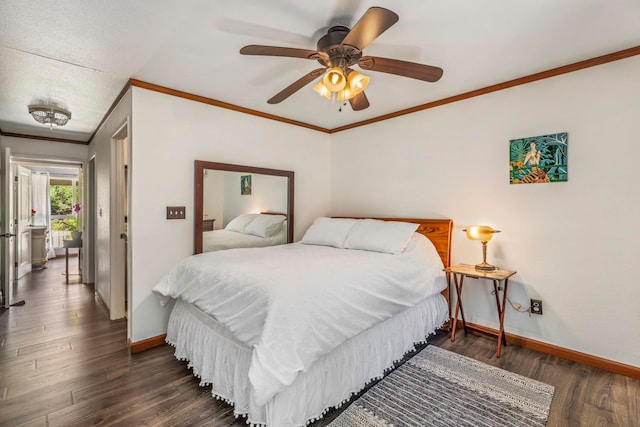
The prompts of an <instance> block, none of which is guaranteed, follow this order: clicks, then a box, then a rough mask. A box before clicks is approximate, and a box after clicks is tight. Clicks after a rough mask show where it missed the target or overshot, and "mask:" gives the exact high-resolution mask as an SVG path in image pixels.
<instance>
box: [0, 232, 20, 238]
mask: <svg viewBox="0 0 640 427" xmlns="http://www.w3.org/2000/svg"><path fill="white" fill-rule="evenodd" d="M16 236H17V234H11V233H4V234H0V237H6V238H9V237H16Z"/></svg>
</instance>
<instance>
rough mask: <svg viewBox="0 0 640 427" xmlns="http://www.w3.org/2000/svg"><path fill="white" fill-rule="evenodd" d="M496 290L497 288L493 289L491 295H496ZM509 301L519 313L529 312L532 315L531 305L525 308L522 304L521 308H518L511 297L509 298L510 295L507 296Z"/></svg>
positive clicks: (499, 289) (500, 287)
mask: <svg viewBox="0 0 640 427" xmlns="http://www.w3.org/2000/svg"><path fill="white" fill-rule="evenodd" d="M501 290H503V289H502V286H499V287H498V291H501ZM495 294H496V291H495V290H491V295H495ZM507 301H508V302H509V304H510V305H511V307H513V309H514V310H515V311H517V312H519V313H529V316H531V306H529V307H528V308H525V309H523V308H522V306H520V308H516V306H515V305H514V302H513V301H511V299H509V297H507ZM517 304H518V305H520V304H519V303H517Z"/></svg>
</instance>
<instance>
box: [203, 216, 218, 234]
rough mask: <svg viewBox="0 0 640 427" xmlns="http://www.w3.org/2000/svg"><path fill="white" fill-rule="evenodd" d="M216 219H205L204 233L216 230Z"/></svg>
mask: <svg viewBox="0 0 640 427" xmlns="http://www.w3.org/2000/svg"><path fill="white" fill-rule="evenodd" d="M215 222H216V220H215V219H203V220H202V231H213V230H214V229H215Z"/></svg>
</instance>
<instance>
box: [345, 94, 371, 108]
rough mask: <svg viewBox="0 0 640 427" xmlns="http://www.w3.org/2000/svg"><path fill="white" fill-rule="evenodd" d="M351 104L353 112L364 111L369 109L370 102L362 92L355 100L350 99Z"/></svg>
mask: <svg viewBox="0 0 640 427" xmlns="http://www.w3.org/2000/svg"><path fill="white" fill-rule="evenodd" d="M349 104H351V108H352V109H353V111H360V110H364V109H365V108H369V100H368V99H367V95H365V94H364V92H360V93H359V94H357V95H356V96H354V97H353V98H351V99H349Z"/></svg>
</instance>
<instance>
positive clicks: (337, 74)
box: [322, 67, 347, 92]
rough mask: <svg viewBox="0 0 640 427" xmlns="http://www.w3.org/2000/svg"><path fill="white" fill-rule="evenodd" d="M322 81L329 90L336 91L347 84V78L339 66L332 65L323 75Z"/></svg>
mask: <svg viewBox="0 0 640 427" xmlns="http://www.w3.org/2000/svg"><path fill="white" fill-rule="evenodd" d="M322 83H323V84H324V86H325V87H326V88H327V89H329V90H330V91H331V92H338V91H341V90H342V89H344V87H345V85H346V84H347V79H346V78H345V77H344V73H343V72H342V70H341V69H340V68H339V67H333V68H330V69H329V71H327V73H326V74H325V75H324V77H323V78H322Z"/></svg>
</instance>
